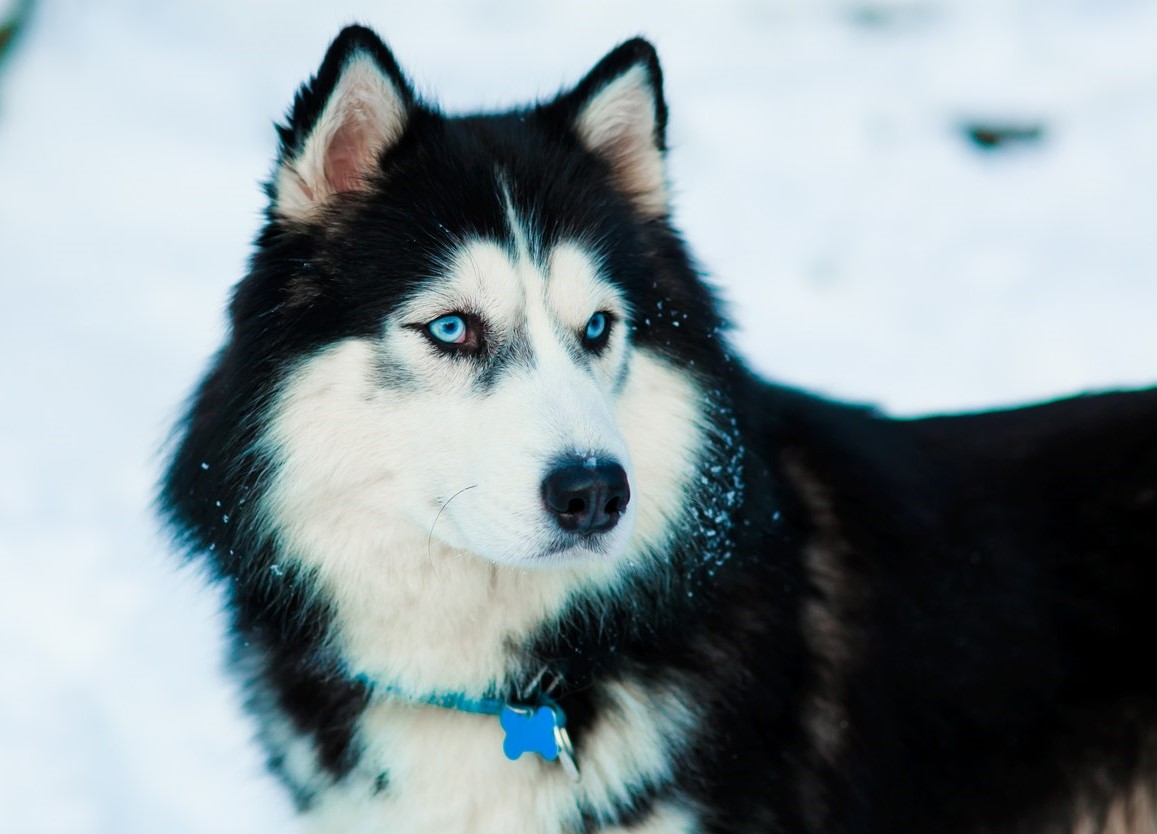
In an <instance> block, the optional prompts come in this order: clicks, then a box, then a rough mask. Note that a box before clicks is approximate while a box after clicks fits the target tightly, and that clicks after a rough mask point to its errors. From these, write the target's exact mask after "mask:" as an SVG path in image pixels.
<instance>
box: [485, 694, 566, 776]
mask: <svg viewBox="0 0 1157 834" xmlns="http://www.w3.org/2000/svg"><path fill="white" fill-rule="evenodd" d="M498 720H499V723H501V724H502V729H504V730H505V731H506V740H505V741H503V742H502V752H503V753H505V754H506V758H508V759H510V760H511V761H514V760H515V759H517V758H518V757H519V756H521V755H522V754H523V753H537V754H538V755H540V756H542V757H543V758H544V759H546V760H547V761H548V762H553V761H554V760H555V759H557V758H558V738H557V735H556V732H555V729H556V726H557V725H556V723H555V720H556V719H555V714H554V711H553V710H551V708H550V707H538V708H532V707H523V708H519V709H516V708H514V707H511V706H506V707H504V708H503V710H502V714H501V715H500V716H499V717H498Z"/></svg>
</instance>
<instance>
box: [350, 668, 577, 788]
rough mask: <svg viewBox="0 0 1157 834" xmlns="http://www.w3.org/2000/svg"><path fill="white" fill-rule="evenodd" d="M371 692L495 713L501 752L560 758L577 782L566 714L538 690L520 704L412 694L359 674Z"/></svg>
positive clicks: (550, 759)
mask: <svg viewBox="0 0 1157 834" xmlns="http://www.w3.org/2000/svg"><path fill="white" fill-rule="evenodd" d="M356 680H357V681H358V683H360V684H362V685H363V686H365V687H367V688H368V689H369V691H370V694H371V695H381V696H386V697H388V698H391V699H393V700H397V701H403V702H406V703H409V704H421V705H424V706H431V707H440V708H441V709H450V710H455V711H456V712H465V713H470V714H471V715H496V716H498V721H499V724H500V725H501V726H502V729H503V730H505V732H506V738H505V739H504V740H503V742H502V752H503V753H504V754H505V755H506V758H507V759H510V760H511V761H514V760H515V759H517V758H519V757H520V756H521V755H522V754H523V753H537V754H538V755H539V756H541V757H542V758H544V759H545V760H547V761H548V762H553V761H556V760H557V761H558V762H559V763H560V764H561V765H562V769H563V770H564V771H566V773H567V775H568V776H570V777H571V779H573V780H575V781H578V779H579V770H578V764H577V763H576V762H575V758H574V748H573V747H572V745H571V742H570V736H569V735H568V734H567V731H566V713H565V712H564V711H563V708H562V707H561V706H559V705H558V702H557V701H555V700H554V699H553V698H551V697H550V696H548V695H546V694H545V693H539V696H538V699H537V702H536V703H534V704H521V703H512V702H510V701H504V700H501V699H499V698H471V697H470V696H469V695H464V694H462V693H459V692H434V693H430V694H427V695H418V696H415V695H411V694H410V693H408V692H406V691H405V690H403V689H401V688H399V687H397V686H393V685H391V684H381V683H377V682H375V681H373V680H372V679H371V678H369V677H368V676H366V675H358V676H357V677H356Z"/></svg>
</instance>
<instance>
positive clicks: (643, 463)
mask: <svg viewBox="0 0 1157 834" xmlns="http://www.w3.org/2000/svg"><path fill="white" fill-rule="evenodd" d="M665 126H666V107H665V104H664V101H663V95H662V89H661V75H660V69H659V64H658V61H657V58H656V56H655V52H654V50H653V48H652V47H651V46H650V45H649V44H648V43H646V42H645V41H642V40H632V41H629V42H627V43H624V44H623V45H621V46H619V47H618V48H617V49H615V50H613V51H612V52H611V53H610V54H608V55H607V56H606V57H605V58H604V59H603V60H602V61H601V62H599V63H598V65H597V66H596V67H595V68H594V69H593V70H592V71H591V72H590V73H589V74H588V75H587V76H586V77H585V78H584V79H583V80H582V81H581V82H580V83H579V84H578V85H577V86H576V87H575V88H573V89H572V90H570V91H567V92H565V93H563V94H561V95H559V96H558V97H556V98H554V99H553V100H550V101H547V102H544V103H541V104H538V105H534V106H531V107H528V108H525V109H520V110H515V111H511V112H507V113H500V114H487V115H470V116H460V117H448V116H446V115H444V114H442V113H441V112H440V111H438V110H437V109H436V108H435V107H433V106H432V105H430V104H428V103H426V102H423V101H422V100H420V99H419V97H418V96H417V95H416V94H415V93H414V91H413V88H412V87H411V85H410V83H409V82H408V81H407V79H406V78H405V77H404V76H403V74H402V72H401V70H400V69H399V67H398V65H397V62H396V61H395V59H394V57H393V55H392V54H391V53H390V52H389V50H388V49H387V48H386V47H385V46H384V45H383V44H382V42H381V41H380V40H379V39H378V38H377V36H376V35H374V34H373V33H372V32H370V31H369V30H367V29H364V28H361V27H351V28H349V29H347V30H345V31H344V32H343V33H342V34H341V35H340V36H339V37H338V39H337V40H336V41H335V42H334V44H333V45H332V46H331V48H330V50H329V52H328V54H327V55H326V57H325V60H324V61H323V64H322V66H321V69H320V70H319V72H318V74H317V76H316V77H315V78H314V79H313V80H312V81H311V82H310V83H308V84H306V85H305V87H303V89H302V90H301V91H300V92H299V94H298V96H297V98H296V100H295V102H294V105H293V108H292V111H291V114H290V116H289V119H288V122H287V124H286V125H285V126H284V127H283V128H281V131H280V133H281V149H280V155H279V158H278V161H277V164H276V166H275V170H274V173H273V177H272V179H271V182H270V184H269V186H268V192H269V196H270V206H269V210H268V223H267V225H266V228H265V230H264V231H263V233H262V235H261V237H260V239H259V241H258V250H257V253H256V255H255V257H254V260H253V265H252V269H251V272H250V274H249V276H248V277H247V278H246V279H245V280H244V281H243V282H242V283H241V284H240V285H239V286H238V289H237V291H236V294H235V297H234V302H233V306H232V310H231V313H232V336H231V341H230V343H229V345H228V346H227V348H226V350H225V351H224V352H223V353H222V355H221V357H220V358H219V360H218V364H217V367H216V369H215V370H214V372H213V373H212V374H211V375H210V377H209V379H208V380H207V381H206V383H205V385H204V386H203V388H202V391H201V393H200V395H199V401H198V403H197V404H195V406H194V411H193V414H192V417H191V420H190V425H189V435H188V438H187V439H186V443H185V448H184V449H183V450H182V451H181V452H180V453H179V455H178V461H177V463H176V464H175V466H174V470H173V471H174V472H176V471H178V470H180V469H181V468H182V467H183V468H184V469H185V470H188V471H191V472H193V473H194V474H195V475H196V476H197V478H200V480H196V478H193V479H191V480H194V481H196V484H195V485H194V487H195V490H196V491H200V493H201V494H202V495H205V496H206V497H205V498H203V499H202V500H210V499H209V496H208V493H210V492H217V493H228V494H230V495H236V494H237V493H238V488H239V487H244V488H245V489H251V490H252V492H253V493H254V494H255V495H257V496H258V497H259V500H258V501H255V502H254V504H255V505H256V506H257V507H259V509H258V510H257V511H256V512H255V513H253V514H252V515H251V516H249V518H250V519H251V521H252V527H253V528H254V529H260V530H262V531H264V532H263V535H266V536H267V537H268V536H272V537H274V538H276V539H278V540H279V541H281V542H283V543H287V545H288V546H290V548H291V549H292V550H294V551H295V552H296V553H298V554H300V555H302V558H305V559H306V560H307V561H316V560H314V559H311V558H310V556H309V554H310V553H312V552H314V551H317V550H320V549H329V550H331V551H332V550H339V551H341V552H343V553H347V554H348V553H356V552H368V551H369V550H376V551H381V550H383V549H389V548H391V547H395V546H397V542H399V541H400V539H399V538H398V537H399V536H403V535H404V536H408V537H409V538H408V539H406V540H407V541H410V542H421V543H423V544H426V545H430V546H432V545H433V544H435V543H436V544H438V545H439V546H445V547H449V548H453V549H456V550H460V551H463V552H466V553H468V554H472V555H474V556H479V557H482V558H483V559H486V560H489V561H491V562H494V563H498V564H507V565H518V566H522V567H537V566H552V565H560V564H572V563H576V562H582V561H589V560H595V561H602V562H614V561H615V560H616V559H618V558H619V557H622V556H624V555H625V554H628V553H630V552H639V551H641V550H642V549H645V548H653V547H654V546H656V545H658V544H659V542H660V540H661V539H662V538H663V537H664V536H666V535H669V532H670V531H671V530H672V529H673V527H674V525H675V521H676V520H677V519H676V516H678V515H679V513H680V512H682V509H681V508H682V507H684V506H685V505H686V504H687V502H686V501H685V500H684V496H683V492H684V490H685V488H686V485H687V483H688V480H689V478H690V477H691V475H690V473H691V470H692V467H693V466H694V463H695V461H696V460H698V459H699V457H700V456H701V450H702V447H703V446H704V443H705V440H704V424H705V422H706V421H707V418H706V417H705V416H704V415H705V411H706V408H707V406H706V405H705V396H706V395H705V394H704V392H703V390H702V389H701V387H700V385H699V384H698V383H697V380H698V379H699V378H700V377H699V375H700V374H701V373H703V374H706V373H710V372H711V366H712V365H713V364H718V363H720V362H723V361H725V360H724V359H723V358H722V357H723V353H724V351H723V350H722V349H721V347H720V346H719V345H718V331H719V320H718V317H717V316H716V314H715V312H714V310H715V306H714V302H713V300H712V298H711V296H710V293H709V292H708V291H707V290H706V289H705V288H704V287H703V285H702V283H701V282H700V281H699V280H698V279H697V276H696V275H695V274H694V271H693V269H692V267H691V266H690V261H689V259H688V257H687V255H686V253H685V251H684V250H683V246H682V243H681V241H680V240H679V238H678V236H677V235H676V234H675V233H674V231H673V230H672V229H671V227H670V225H669V223H668V194H667V188H666V181H665V174H664V153H665V139H664V134H665ZM229 421H232V423H231V424H230V422H229ZM198 438H201V439H202V440H204V441H207V442H209V443H216V444H217V449H218V450H219V451H220V453H221V455H222V456H223V457H224V458H225V467H224V468H223V470H222V472H221V474H220V475H219V476H218V477H220V478H222V479H225V480H224V481H223V482H217V481H214V480H213V479H212V478H211V477H209V476H208V475H206V474H205V472H203V471H202V472H200V473H198V472H197V471H196V470H197V468H198V462H197V461H198V460H199V459H201V458H205V457H207V456H211V455H212V454H214V452H212V451H205V445H204V444H199V441H198ZM206 485H213V486H206ZM174 487H176V489H177V490H178V491H183V490H184V488H185V487H184V484H183V483H176V484H174V483H170V490H171V491H172V490H173V489H174ZM190 491H194V490H190ZM176 498H177V500H178V501H186V502H187V501H188V499H187V498H186V497H185V495H184V494H183V492H182V494H181V495H178V496H176ZM216 527H219V525H215V529H216ZM194 533H196V534H201V533H202V531H199V530H194Z"/></svg>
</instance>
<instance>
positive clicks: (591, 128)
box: [556, 38, 667, 217]
mask: <svg viewBox="0 0 1157 834" xmlns="http://www.w3.org/2000/svg"><path fill="white" fill-rule="evenodd" d="M556 104H557V105H558V106H561V107H563V108H564V110H565V111H566V112H567V115H568V117H569V119H570V124H571V127H572V129H573V130H574V132H575V134H576V135H577V136H578V139H579V142H580V143H581V144H582V145H583V147H585V148H586V149H587V150H589V151H591V152H592V153H595V154H597V155H598V156H600V157H602V158H603V159H604V160H605V161H606V162H607V163H608V164H609V165H610V167H611V172H612V173H613V175H614V178H615V183H616V185H618V187H619V188H620V189H621V190H622V191H623V192H624V193H625V194H626V195H627V196H628V197H629V198H630V199H631V201H632V202H633V203H634V204H635V207H636V208H637V209H638V210H639V211H640V212H642V213H643V214H644V215H645V216H648V217H658V216H662V215H663V214H665V213H666V212H667V178H666V171H665V166H664V155H665V153H666V150H667V146H666V132H667V104H666V102H665V101H664V100H663V73H662V70H661V69H660V68H659V56H658V55H657V54H656V52H655V47H653V46H651V44H650V43H648V42H647V41H645V40H643V39H642V38H634V39H632V40H629V41H627V42H626V43H624V44H621V45H620V46H618V47H616V48H615V49H614V50H612V51H611V52H610V53H609V54H608V55H607V56H606V57H605V58H603V59H602V60H601V61H599V63H598V64H597V65H596V66H595V68H594V69H593V70H591V71H590V72H589V73H588V74H587V76H586V78H584V79H583V80H582V81H580V82H579V84H578V86H577V87H575V89H574V90H572V91H571V92H569V93H566V94H565V95H563V96H562V97H560V99H559V100H558V102H557V103H556Z"/></svg>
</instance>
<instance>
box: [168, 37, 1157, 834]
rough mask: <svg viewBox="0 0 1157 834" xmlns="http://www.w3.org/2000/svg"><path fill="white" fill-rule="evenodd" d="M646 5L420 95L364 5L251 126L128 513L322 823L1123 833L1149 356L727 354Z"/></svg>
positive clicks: (1154, 547) (1144, 656)
mask: <svg viewBox="0 0 1157 834" xmlns="http://www.w3.org/2000/svg"><path fill="white" fill-rule="evenodd" d="M666 121H667V106H666V103H665V100H664V96H663V92H662V78H661V71H660V66H659V62H658V59H657V57H656V53H655V50H654V49H653V48H652V46H651V45H650V44H648V43H647V42H646V41H644V40H641V39H635V40H630V41H627V42H626V43H623V44H622V45H620V46H618V47H617V48H616V49H614V50H613V51H611V52H610V53H609V54H608V55H606V57H604V58H603V59H602V60H601V61H600V62H599V63H598V64H597V65H596V66H595V67H594V69H593V70H591V72H590V73H589V74H588V75H586V77H584V78H583V79H582V80H581V81H580V82H579V83H578V84H577V86H575V87H574V88H573V89H569V90H567V91H565V92H563V93H561V94H560V95H558V96H557V97H555V98H553V99H550V100H547V101H543V102H540V103H536V104H533V105H530V106H527V107H524V108H519V109H515V110H511V111H509V112H502V113H496V114H480V115H467V116H461V117H447V116H445V115H443V114H442V113H441V112H440V111H439V110H438V109H437V108H436V107H435V106H434V105H432V104H431V103H430V102H428V101H425V100H423V99H421V98H419V97H418V96H417V95H416V94H415V92H414V89H413V87H412V86H411V84H410V83H409V82H408V81H407V79H406V77H405V76H404V75H403V73H402V71H401V69H400V68H399V66H398V64H397V62H396V60H395V58H394V56H393V55H392V53H391V52H390V51H389V50H388V49H387V47H386V46H385V45H384V44H383V42H382V41H381V40H380V39H379V38H378V36H377V35H376V34H375V33H374V32H372V31H370V30H369V29H366V28H362V27H358V26H354V27H350V28H347V29H345V30H344V31H342V32H341V34H340V35H339V36H338V37H337V39H336V40H335V41H334V42H333V44H332V46H331V47H330V49H329V51H328V53H327V54H326V56H325V58H324V61H323V62H322V64H321V67H320V70H319V71H318V73H317V75H316V76H315V77H314V78H313V79H312V80H311V81H309V82H308V83H306V84H305V85H304V86H303V87H302V88H301V90H300V92H299V93H298V94H297V96H296V99H295V101H294V102H293V105H292V108H291V112H290V114H289V117H288V120H287V122H286V123H285V124H284V126H282V127H281V128H280V129H279V133H280V151H279V154H278V157H277V160H276V163H275V167H274V171H273V174H272V177H271V178H270V181H269V183H268V186H267V191H268V196H269V207H268V212H267V216H266V219H265V223H264V227H263V229H262V231H261V232H260V235H259V237H258V238H257V241H256V248H255V252H254V255H253V258H252V262H251V266H250V269H249V272H248V274H247V275H246V276H245V277H244V279H243V280H242V281H241V282H240V283H239V284H238V285H237V287H236V290H235V292H234V294H233V297H232V303H231V307H230V333H229V336H228V340H227V341H226V343H225V345H224V347H223V348H222V350H221V351H220V353H219V354H218V355H217V356H216V358H215V359H214V360H213V362H212V365H211V367H210V369H209V371H208V373H207V375H206V376H205V378H204V380H203V381H202V382H201V383H200V386H199V388H197V390H196V391H195V393H194V395H193V396H192V398H191V402H190V405H189V407H188V411H187V414H186V416H185V418H184V419H183V421H182V422H181V424H180V425H179V427H178V429H177V431H176V439H175V441H174V447H173V452H172V456H171V461H170V463H169V466H168V469H167V472H166V474H165V476H164V478H163V482H162V486H161V490H160V498H159V506H160V508H161V511H162V513H163V516H164V518H165V519H166V522H167V524H168V525H169V527H170V529H171V530H172V532H173V536H174V538H175V541H176V543H177V546H178V547H179V548H180V549H181V550H182V551H183V552H186V553H187V554H188V555H189V556H190V557H191V558H195V559H197V560H198V561H199V562H200V563H201V564H203V565H205V566H207V567H208V568H209V569H210V571H211V573H212V575H213V576H214V577H215V578H216V579H217V580H218V581H219V582H220V583H221V584H222V586H223V588H224V589H225V592H226V595H227V600H228V605H229V610H230V612H231V624H232V634H233V643H232V651H231V666H232V668H233V669H234V670H235V672H236V674H237V675H238V677H239V678H240V680H241V681H242V682H243V685H244V689H245V692H246V693H247V706H248V708H249V710H250V712H251V713H252V715H253V716H254V718H255V721H256V725H257V727H258V735H259V739H260V741H261V743H262V744H263V745H264V748H265V750H266V751H267V753H268V761H269V765H270V767H271V769H272V771H273V772H274V773H275V774H276V775H277V776H278V777H279V778H280V779H281V780H282V781H283V782H284V783H285V785H286V786H287V787H288V789H289V790H290V791H291V792H292V795H293V797H294V800H295V802H296V804H297V807H298V808H299V809H300V814H301V818H302V819H303V820H304V822H305V823H306V827H307V829H308V830H311V831H320V832H363V833H364V834H370V833H376V832H390V834H422V833H423V832H438V834H445V832H466V833H468V834H595V832H599V833H600V834H627V832H632V833H633V834H691V833H692V832H697V833H701V832H717V833H718V834H724V832H726V834H741V832H752V833H753V834H754V833H755V832H758V833H759V834H768V833H769V832H817V834H818V833H819V832H823V833H824V834H836V833H837V832H848V834H852V833H853V832H855V833H856V834H869V833H870V832H880V833H881V834H885V833H886V834H900V832H936V834H945V833H946V832H962V834H965V833H967V834H980V833H981V832H985V833H987V832H993V833H994V834H995V833H996V832H1000V833H1001V834H1004V833H1005V832H1074V834H1077V832H1090V834H1091V833H1092V832H1111V833H1112V834H1141V832H1150V834H1152V832H1154V831H1157V794H1155V785H1157V675H1155V672H1154V666H1155V654H1154V647H1153V638H1154V637H1155V636H1157V627H1155V621H1154V617H1153V609H1154V604H1153V596H1154V590H1155V589H1157V391H1152V390H1151V391H1140V392H1131V393H1120V392H1118V393H1107V394H1102V395H1097V396H1083V397H1076V398H1073V399H1068V400H1063V401H1058V402H1054V403H1051V404H1045V405H1039V406H1034V407H1028V408H1023V409H1016V410H1010V411H1003V412H994V413H983V414H974V415H965V416H947V417H935V418H927V419H907V420H897V419H890V418H887V417H885V416H883V415H881V414H880V413H878V412H876V411H874V410H872V409H870V408H866V407H861V406H854V405H847V404H842V403H838V402H831V401H827V400H824V399H821V398H818V397H815V396H811V395H809V394H807V393H804V392H800V391H796V390H793V389H788V388H784V387H780V386H776V385H774V384H771V383H768V382H765V381H763V380H761V379H759V378H757V377H756V376H755V375H754V374H753V373H752V372H751V371H750V370H748V369H747V367H746V366H745V365H744V363H743V361H742V360H741V359H740V358H739V357H738V356H737V355H736V354H735V352H734V350H733V349H732V347H731V346H730V344H729V342H728V337H727V323H726V321H725V320H724V317H723V316H722V314H721V312H720V305H719V303H718V302H717V300H716V298H715V297H714V296H713V293H712V291H711V290H710V289H709V288H708V287H707V286H705V284H704V283H703V282H702V281H701V280H700V278H699V276H698V274H697V272H696V269H695V267H694V265H693V262H692V260H691V258H690V256H689V253H688V250H687V248H686V246H685V244H684V242H683V240H682V239H681V237H680V235H679V233H678V232H677V231H676V230H675V228H674V227H673V226H672V223H671V219H670V211H669V208H668V206H669V197H668V187H667V180H666V175H665V168H664V160H665V153H666V148H665V127H666Z"/></svg>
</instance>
